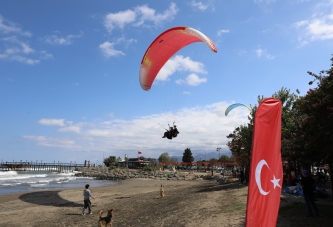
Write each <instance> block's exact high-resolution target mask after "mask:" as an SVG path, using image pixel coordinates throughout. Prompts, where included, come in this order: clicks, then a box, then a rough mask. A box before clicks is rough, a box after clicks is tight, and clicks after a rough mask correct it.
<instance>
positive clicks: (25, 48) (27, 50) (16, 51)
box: [0, 36, 40, 65]
mask: <svg viewBox="0 0 333 227" xmlns="http://www.w3.org/2000/svg"><path fill="white" fill-rule="evenodd" d="M0 40H1V41H3V42H4V43H5V44H6V48H5V49H4V52H3V53H2V54H1V53H0V58H1V59H8V60H12V61H18V62H23V63H26V64H29V65H34V64H38V63H39V62H40V60H38V59H33V58H31V57H27V56H26V55H29V54H33V53H35V50H34V49H33V48H31V47H30V46H29V44H27V43H24V42H22V41H20V40H18V39H17V37H16V36H11V37H6V38H2V39H0Z"/></svg>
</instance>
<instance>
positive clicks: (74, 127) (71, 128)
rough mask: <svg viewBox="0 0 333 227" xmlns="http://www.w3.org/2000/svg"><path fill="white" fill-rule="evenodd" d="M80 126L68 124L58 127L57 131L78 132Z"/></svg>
mask: <svg viewBox="0 0 333 227" xmlns="http://www.w3.org/2000/svg"><path fill="white" fill-rule="evenodd" d="M80 131H81V128H80V127H79V126H75V125H70V126H68V127H64V128H60V129H58V132H75V133H80Z"/></svg>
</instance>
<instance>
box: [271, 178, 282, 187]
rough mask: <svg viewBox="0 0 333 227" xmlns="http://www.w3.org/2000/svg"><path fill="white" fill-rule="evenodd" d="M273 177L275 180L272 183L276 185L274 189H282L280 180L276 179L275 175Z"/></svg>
mask: <svg viewBox="0 0 333 227" xmlns="http://www.w3.org/2000/svg"><path fill="white" fill-rule="evenodd" d="M273 177H274V179H273V180H271V181H272V183H273V184H274V189H275V188H276V186H278V187H280V188H281V185H280V184H279V181H280V179H276V178H275V176H274V175H273Z"/></svg>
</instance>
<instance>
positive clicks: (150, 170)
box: [142, 166, 155, 172]
mask: <svg viewBox="0 0 333 227" xmlns="http://www.w3.org/2000/svg"><path fill="white" fill-rule="evenodd" d="M142 170H143V171H149V172H155V168H154V167H152V166H145V167H143V169H142Z"/></svg>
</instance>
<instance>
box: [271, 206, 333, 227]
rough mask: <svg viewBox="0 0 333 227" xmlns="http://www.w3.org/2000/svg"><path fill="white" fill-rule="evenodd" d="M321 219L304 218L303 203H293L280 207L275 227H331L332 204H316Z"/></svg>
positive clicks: (332, 219) (332, 221) (304, 209)
mask: <svg viewBox="0 0 333 227" xmlns="http://www.w3.org/2000/svg"><path fill="white" fill-rule="evenodd" d="M316 205H317V207H318V210H319V213H320V215H321V217H311V218H308V217H306V215H307V210H306V206H305V203H300V202H295V203H291V204H290V205H288V206H284V207H281V208H280V210H279V216H278V222H277V225H276V226H277V227H287V226H288V227H289V226H312V227H322V226H332V223H333V216H332V214H333V204H332V205H324V204H316Z"/></svg>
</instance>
